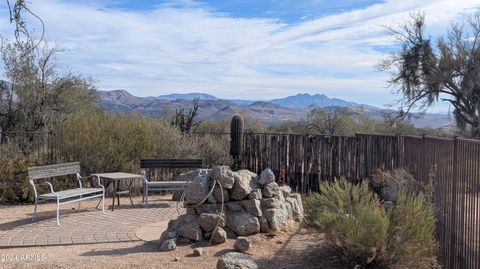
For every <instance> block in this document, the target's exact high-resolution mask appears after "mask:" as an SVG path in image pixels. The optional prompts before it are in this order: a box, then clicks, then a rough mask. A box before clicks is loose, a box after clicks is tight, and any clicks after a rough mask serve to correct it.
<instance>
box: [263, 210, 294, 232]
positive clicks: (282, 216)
mask: <svg viewBox="0 0 480 269" xmlns="http://www.w3.org/2000/svg"><path fill="white" fill-rule="evenodd" d="M263 216H265V218H266V219H267V221H268V226H269V228H270V230H272V231H281V230H285V228H286V227H287V220H288V211H287V208H286V206H285V204H282V205H281V206H280V208H272V209H267V210H265V211H263Z"/></svg>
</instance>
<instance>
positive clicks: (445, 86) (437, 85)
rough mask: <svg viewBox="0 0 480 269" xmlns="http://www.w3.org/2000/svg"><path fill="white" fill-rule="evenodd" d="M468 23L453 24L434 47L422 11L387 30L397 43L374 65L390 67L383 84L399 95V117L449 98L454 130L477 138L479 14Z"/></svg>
mask: <svg viewBox="0 0 480 269" xmlns="http://www.w3.org/2000/svg"><path fill="white" fill-rule="evenodd" d="M467 25H468V27H466V28H465V27H463V26H460V25H456V24H454V25H452V27H451V28H450V30H449V31H448V32H447V34H446V36H445V37H441V38H439V39H438V41H437V43H436V49H434V44H433V42H432V38H431V37H430V36H429V35H427V34H426V33H425V16H424V15H423V14H412V15H411V21H410V22H408V23H407V24H405V25H403V26H402V27H401V29H400V30H394V29H390V31H391V33H392V34H393V35H394V36H395V37H397V38H398V40H399V42H400V45H401V46H400V49H399V50H398V51H397V52H395V53H394V54H393V55H392V56H391V57H390V58H388V59H386V60H384V61H382V62H381V63H380V64H379V69H380V70H383V71H385V70H388V71H391V73H392V76H391V78H390V80H389V81H388V82H389V84H390V85H391V86H397V87H398V93H399V94H401V95H402V96H403V97H402V99H401V100H399V104H400V109H399V110H400V111H399V112H400V113H399V116H400V117H405V116H406V115H407V114H408V113H409V112H410V111H411V110H412V109H420V110H423V111H424V110H425V109H427V108H428V107H430V106H432V105H434V104H436V103H438V102H439V101H443V102H448V103H449V104H450V105H452V106H453V108H454V110H453V115H454V116H455V119H456V122H457V126H458V127H459V129H460V130H462V131H468V132H469V133H470V134H471V136H472V137H475V138H480V16H479V15H478V14H477V15H475V16H472V17H471V18H470V19H469V20H468V24H467Z"/></svg>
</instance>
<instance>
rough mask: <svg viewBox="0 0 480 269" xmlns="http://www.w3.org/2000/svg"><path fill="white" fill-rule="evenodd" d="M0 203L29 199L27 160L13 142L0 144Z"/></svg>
mask: <svg viewBox="0 0 480 269" xmlns="http://www.w3.org/2000/svg"><path fill="white" fill-rule="evenodd" d="M0 164H1V165H0V204H1V203H4V202H9V203H11V202H24V201H28V200H30V199H31V188H30V186H29V185H28V181H27V179H26V172H27V168H28V165H29V160H28V159H27V158H26V157H25V155H24V154H23V153H22V151H21V150H20V148H19V147H18V146H17V145H15V144H13V143H5V144H3V145H1V146H0Z"/></svg>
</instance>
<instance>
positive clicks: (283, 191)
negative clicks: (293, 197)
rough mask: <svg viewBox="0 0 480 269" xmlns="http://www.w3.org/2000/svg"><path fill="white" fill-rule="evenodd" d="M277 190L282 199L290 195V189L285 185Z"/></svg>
mask: <svg viewBox="0 0 480 269" xmlns="http://www.w3.org/2000/svg"><path fill="white" fill-rule="evenodd" d="M279 188H280V191H281V192H282V194H283V197H289V196H290V193H291V192H292V188H290V186H286V185H285V186H281V187H279Z"/></svg>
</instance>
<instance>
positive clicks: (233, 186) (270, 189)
mask: <svg viewBox="0 0 480 269" xmlns="http://www.w3.org/2000/svg"><path fill="white" fill-rule="evenodd" d="M179 177H180V178H179V179H178V180H188V181H190V183H189V184H188V186H187V188H186V190H185V201H184V203H185V207H186V208H187V213H186V214H185V215H181V216H179V217H178V218H177V219H176V220H172V221H170V222H169V224H168V229H167V230H166V231H165V232H164V233H163V234H162V235H161V237H160V241H161V243H163V242H165V241H167V240H170V239H173V240H175V241H176V242H177V243H180V244H181V243H188V242H192V241H201V240H203V239H210V240H211V242H212V243H215V244H219V243H223V242H225V240H226V238H227V234H231V233H234V234H235V235H236V236H248V235H253V234H257V233H260V232H261V233H268V232H270V231H278V230H285V229H286V227H287V223H288V221H297V222H299V221H301V220H302V218H303V207H302V201H301V196H300V195H299V194H296V193H291V189H290V187H288V186H281V187H280V186H278V184H277V183H276V182H275V175H274V174H273V172H272V170H270V169H269V168H267V169H265V170H264V171H263V172H262V173H261V174H260V176H258V175H257V174H255V173H253V172H250V171H248V170H240V171H236V172H233V171H232V170H230V168H229V167H228V166H214V167H213V168H212V169H197V170H194V171H191V172H188V173H185V174H182V175H180V176H179ZM222 206H223V207H222Z"/></svg>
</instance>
